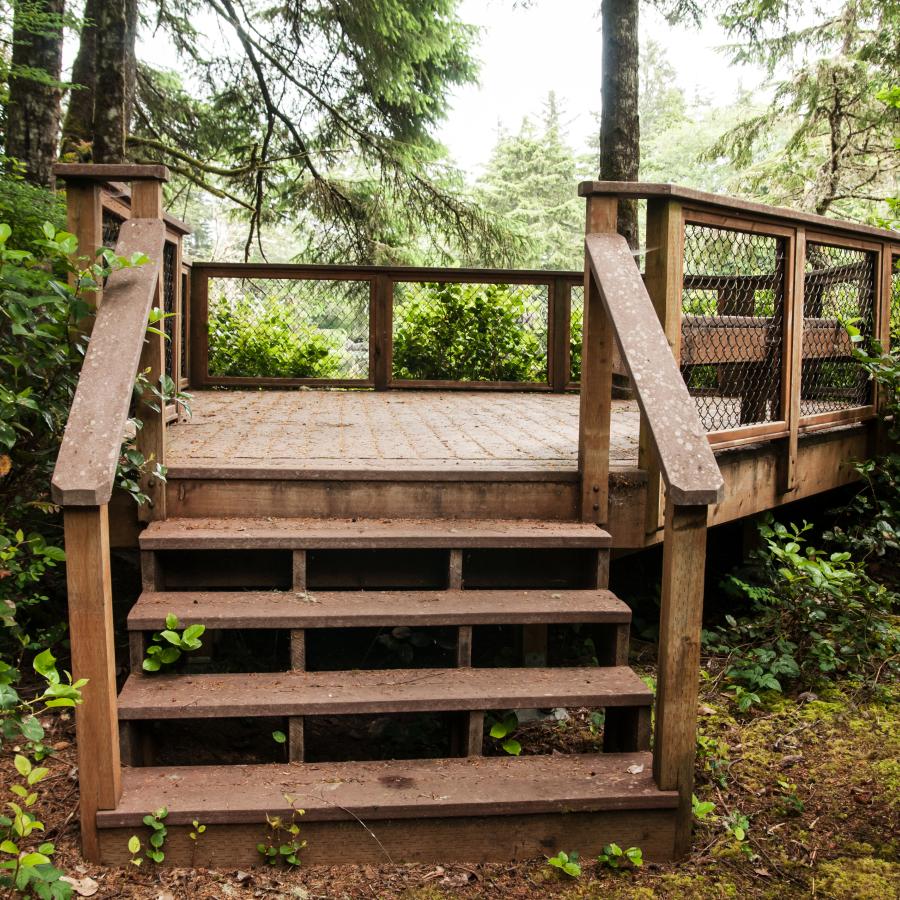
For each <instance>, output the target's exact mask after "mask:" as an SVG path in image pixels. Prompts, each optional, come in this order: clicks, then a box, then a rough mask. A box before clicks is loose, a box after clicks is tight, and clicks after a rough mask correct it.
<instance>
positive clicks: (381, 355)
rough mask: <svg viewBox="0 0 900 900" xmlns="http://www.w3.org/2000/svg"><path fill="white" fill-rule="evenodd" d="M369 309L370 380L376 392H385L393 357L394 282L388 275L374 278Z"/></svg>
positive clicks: (388, 382)
mask: <svg viewBox="0 0 900 900" xmlns="http://www.w3.org/2000/svg"><path fill="white" fill-rule="evenodd" d="M370 309H371V312H370V315H371V316H372V322H371V325H370V331H369V335H370V336H369V340H370V341H372V342H373V352H372V363H371V365H372V374H371V378H372V383H373V386H374V388H375V390H376V391H386V390H387V389H388V386H389V385H390V382H391V368H392V366H393V357H394V281H393V279H392V278H391V277H390V275H387V274H385V273H383V272H379V273H378V274H377V275H375V276H374V278H373V280H372V302H371V304H370Z"/></svg>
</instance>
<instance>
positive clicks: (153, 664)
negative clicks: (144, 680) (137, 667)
mask: <svg viewBox="0 0 900 900" xmlns="http://www.w3.org/2000/svg"><path fill="white" fill-rule="evenodd" d="M141 668H142V669H143V670H144V671H145V672H158V671H159V670H160V669H161V668H162V664H161V663H160V661H159V660H158V659H157V658H156V657H153V656H148V657H147V658H146V659H145V660H144V661H143V662H142V663H141Z"/></svg>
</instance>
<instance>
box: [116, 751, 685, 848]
mask: <svg viewBox="0 0 900 900" xmlns="http://www.w3.org/2000/svg"><path fill="white" fill-rule="evenodd" d="M641 766H643V769H642V770H641V771H639V772H636V773H632V772H630V771H629V767H632V768H640V767H641ZM650 769H651V760H650V755H649V754H648V753H627V754H622V755H608V756H607V755H600V754H596V753H589V754H567V755H553V756H522V757H518V758H515V759H513V758H510V757H488V758H485V759H479V760H466V759H433V760H397V761H387V762H349V763H323V764H317V765H248V766H178V767H170V768H166V769H165V770H160V769H158V770H156V771H153V770H147V769H135V770H131V771H128V772H126V773H124V787H125V790H124V791H123V794H122V799H121V801H120V803H119V806H118V807H117V808H116V809H115V810H111V811H108V812H103V813H101V814H100V817H99V825H100V827H101V828H104V829H107V828H122V827H125V828H135V827H139V826H140V824H141V821H142V819H143V816H145V815H146V814H147V809H149V808H151V807H150V806H148V805H147V798H148V796H155V797H156V802H157V804H159V805H164V806H166V808H167V809H168V810H169V814H168V816H167V823H166V824H167V825H170V826H176V825H186V824H189V823H190V822H191V821H192V820H193V819H195V818H197V817H198V815H199V816H200V819H201V821H203V822H205V823H207V824H209V825H210V826H213V825H226V824H229V823H230V824H237V823H243V824H249V823H262V824H265V822H266V818H265V817H266V814H267V813H268V814H270V815H281V816H284V817H287V818H288V819H289V818H290V815H291V807H290V805H289V804H288V803H287V802H286V801H285V798H284V795H285V794H287V795H288V796H289V797H294V798H297V799H298V800H300V799H302V804H303V808H304V809H305V811H306V812H305V815H304V817H303V822H304V823H311V822H320V821H332V822H334V821H338V822H339V821H344V820H353V821H356V820H354V819H353V815H354V814H355V815H356V816H358V817H359V818H361V819H363V820H364V821H366V822H383V821H385V820H394V819H410V820H412V821H413V823H414V824H416V825H417V826H418V825H421V824H422V823H424V822H425V821H427V820H428V819H431V818H444V817H450V818H452V817H460V816H471V815H478V814H482V815H495V816H506V815H524V814H532V815H534V814H540V813H553V812H562V811H571V812H577V811H586V810H603V809H608V810H638V809H672V808H673V807H674V806H675V803H676V802H677V798H676V795H675V793H674V792H673V791H661V790H659V789H657V787H656V785H655V784H654V783H653V778H652V774H651V771H650ZM165 775H168V776H169V777H165ZM151 806H152V804H151ZM350 810H352V813H351V812H350ZM301 827H302V826H301ZM252 850H253V852H254V853H255V852H256V847H255V846H254V847H252ZM332 850H333V848H332Z"/></svg>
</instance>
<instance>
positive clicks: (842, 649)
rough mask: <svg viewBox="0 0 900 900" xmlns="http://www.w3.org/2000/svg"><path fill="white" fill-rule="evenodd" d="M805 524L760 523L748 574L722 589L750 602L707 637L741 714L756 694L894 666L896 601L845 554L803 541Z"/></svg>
mask: <svg viewBox="0 0 900 900" xmlns="http://www.w3.org/2000/svg"><path fill="white" fill-rule="evenodd" d="M811 527H812V526H810V525H808V524H804V525H803V526H799V527H798V526H796V525H787V526H786V525H783V524H781V523H779V522H775V521H774V520H773V519H772V517H771V516H767V517H765V519H764V520H763V521H762V522H761V523H760V525H759V531H760V534H761V536H762V537H763V539H764V541H765V546H764V547H763V549H761V550H759V551H757V552H756V553H755V557H754V564H753V566H752V568H751V570H750V572H749V573H748V574H747V575H744V576H743V577H737V576H736V575H731V576H729V577H728V579H727V581H726V584H725V587H726V589H727V590H729V591H730V592H731V593H733V594H734V595H736V596H737V597H739V598H742V599H744V600H746V601H748V603H749V615H746V616H743V617H741V618H736V617H734V616H726V621H727V623H728V627H727V628H723V629H718V630H716V631H714V632H707V633H706V635H705V638H706V642H707V644H708V646H710V647H711V648H712V649H713V650H714V651H719V652H726V653H729V654H730V658H731V664H730V667H729V668H728V670H727V672H726V678H727V679H728V681H729V682H731V684H732V685H733V686H734V687H735V697H736V699H737V701H738V705H739V706H740V707H741V708H742V709H748V708H749V707H750V706H751V705H753V704H754V703H757V702H759V695H758V693H757V692H758V691H761V690H774V691H780V690H782V689H783V687H784V685H785V684H786V683H795V682H801V681H802V682H804V683H811V682H815V681H816V680H819V679H822V678H829V677H833V676H836V675H839V674H840V675H851V676H852V675H857V676H860V677H865V676H867V675H874V674H875V673H876V672H878V671H879V670H881V669H882V667H884V666H889V667H893V668H896V667H897V666H898V658H900V657H898V654H900V628H898V618H897V615H896V610H897V609H898V601H900V597H898V595H896V594H894V593H893V592H891V591H889V590H888V589H887V588H886V587H885V586H884V585H882V584H879V583H877V582H875V581H873V580H872V579H871V578H870V577H869V576H868V575H867V574H866V571H865V568H864V566H863V565H862V563H859V562H855V561H854V560H852V559H851V557H850V554H849V553H847V552H835V553H828V552H827V551H823V550H818V549H816V548H814V547H812V546H809V545H808V544H806V538H805V537H804V535H805V534H806V533H807V532H808V531H809V530H810V529H811Z"/></svg>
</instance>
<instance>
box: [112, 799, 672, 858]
mask: <svg viewBox="0 0 900 900" xmlns="http://www.w3.org/2000/svg"><path fill="white" fill-rule="evenodd" d="M287 818H288V820H289V819H290V811H288V814H287ZM364 821H367V820H364ZM673 823H674V813H673V812H672V810H668V809H658V810H635V811H631V810H614V811H609V812H596V813H595V812H576V813H570V812H564V813H550V814H538V815H523V816H516V815H509V816H469V817H464V818H446V819H441V818H434V819H424V820H421V821H414V820H413V821H408V820H396V819H387V820H384V821H380V822H377V823H376V826H377V827H376V828H375V832H376V834H377V837H378V840H377V841H376V840H374V839H373V838H372V836H371V835H370V834H369V832H368V831H366V829H365V828H363V826H362V825H360V824H359V822H356V821H344V822H318V821H315V822H313V821H310V822H307V821H305V820H304V819H301V820H300V824H301V831H302V834H303V838H304V840H306V841H307V846H306V848H305V849H304V850H303V851H302V852H301V854H300V857H301V860H302V864H303V865H304V866H306V865H320V866H329V865H332V864H333V863H334V848H335V847H340V851H341V861H342V863H344V864H350V863H355V864H372V865H383V864H385V863H387V862H388V861H392V862H394V863H400V862H404V863H406V862H409V863H413V862H415V863H430V864H440V865H447V864H449V863H468V864H473V863H482V862H491V861H497V862H501V861H502V862H509V861H510V860H533V859H536V858H540V857H542V856H546V855H547V854H553V853H556V852H558V851H559V850H565V849H566V848H567V847H568V848H569V849H571V848H572V846H573V845H577V846H578V847H579V848H581V852H582V853H583V855H584V856H585V857H592V856H596V855H597V854H598V853H600V852H601V851H602V849H603V847H604V846H605V845H606V844H608V843H610V842H611V841H622V845H623V846H629V847H631V846H636V847H640V848H641V850H642V851H643V855H644V859H645V860H647V861H648V862H666V861H668V860H670V859H672V841H673ZM137 827H138V826H135V827H130V828H127V829H122V828H114V829H105V830H103V831H102V832H101V833H100V840H101V846H102V854H103V862H104V863H105V864H106V865H117V866H127V865H128V862H129V856H128V849H127V848H128V839H129V837H131V835H132V834H134V832H135V830H136V828H137ZM192 830H193V827H192V826H191V825H173V826H170V827H169V830H168V836H167V838H166V858H165V862H163V863H162V865H164V866H181V867H184V868H191V867H195V866H210V867H215V868H220V869H233V868H234V867H236V866H240V867H241V868H245V869H246V868H250V867H251V866H258V865H261V864H262V861H261V857H260V854H259V853H258V852H257V850H256V845H257V844H258V843H260V842H261V841H263V842H264V841H266V840H268V839H269V838H270V835H271V831H268V830H267V829H266V827H265V825H259V824H253V825H218V826H216V829H215V838H216V839H215V840H214V841H213V840H209V841H203V842H198V841H193V840H191V839H190V838H189V836H188V835H189V832H190V831H192Z"/></svg>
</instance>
